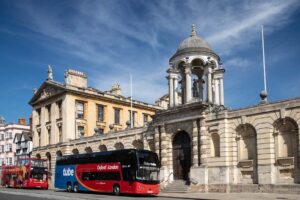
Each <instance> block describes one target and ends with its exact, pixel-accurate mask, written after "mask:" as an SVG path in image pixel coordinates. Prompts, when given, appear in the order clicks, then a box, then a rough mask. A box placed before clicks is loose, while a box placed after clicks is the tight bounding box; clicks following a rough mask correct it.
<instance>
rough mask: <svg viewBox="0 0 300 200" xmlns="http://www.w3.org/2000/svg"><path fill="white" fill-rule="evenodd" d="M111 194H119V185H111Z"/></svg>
mask: <svg viewBox="0 0 300 200" xmlns="http://www.w3.org/2000/svg"><path fill="white" fill-rule="evenodd" d="M113 194H114V195H116V196H118V195H120V186H119V185H114V186H113Z"/></svg>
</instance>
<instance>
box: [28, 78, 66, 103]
mask: <svg viewBox="0 0 300 200" xmlns="http://www.w3.org/2000/svg"><path fill="white" fill-rule="evenodd" d="M64 91H65V87H64V85H62V84H60V83H57V82H54V81H45V82H44V83H43V84H42V85H41V87H40V88H39V89H38V90H37V91H36V92H35V94H34V96H33V97H32V98H31V100H30V101H29V104H30V105H33V104H35V103H37V102H39V101H42V100H44V99H48V98H51V97H53V96H55V95H58V94H60V93H63V92H64Z"/></svg>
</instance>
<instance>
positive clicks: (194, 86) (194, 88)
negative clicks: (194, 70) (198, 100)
mask: <svg viewBox="0 0 300 200" xmlns="http://www.w3.org/2000/svg"><path fill="white" fill-rule="evenodd" d="M193 97H199V89H198V80H196V79H194V82H193Z"/></svg>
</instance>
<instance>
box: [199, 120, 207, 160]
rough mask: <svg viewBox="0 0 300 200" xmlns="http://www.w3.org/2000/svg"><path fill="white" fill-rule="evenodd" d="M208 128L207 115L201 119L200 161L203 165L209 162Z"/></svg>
mask: <svg viewBox="0 0 300 200" xmlns="http://www.w3.org/2000/svg"><path fill="white" fill-rule="evenodd" d="M206 151H207V130H206V123H205V117H203V118H201V120H200V163H201V166H206V164H207V152H206Z"/></svg>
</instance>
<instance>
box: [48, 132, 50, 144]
mask: <svg viewBox="0 0 300 200" xmlns="http://www.w3.org/2000/svg"><path fill="white" fill-rule="evenodd" d="M48 144H49V145H50V144H51V129H48Z"/></svg>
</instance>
